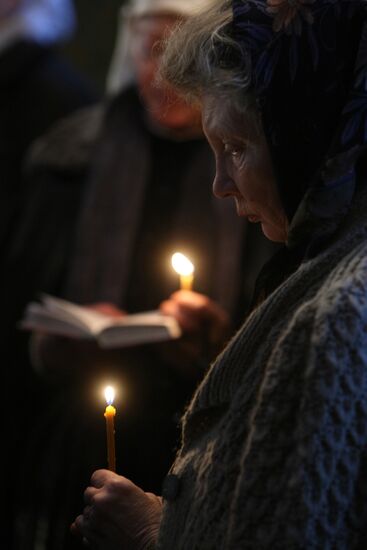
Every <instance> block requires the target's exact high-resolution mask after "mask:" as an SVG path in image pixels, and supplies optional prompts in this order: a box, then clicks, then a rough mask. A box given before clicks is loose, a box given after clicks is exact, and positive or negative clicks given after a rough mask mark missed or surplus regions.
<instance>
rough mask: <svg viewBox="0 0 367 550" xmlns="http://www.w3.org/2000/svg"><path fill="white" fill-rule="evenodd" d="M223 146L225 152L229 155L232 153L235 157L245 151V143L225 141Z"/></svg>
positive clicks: (238, 156)
mask: <svg viewBox="0 0 367 550" xmlns="http://www.w3.org/2000/svg"><path fill="white" fill-rule="evenodd" d="M223 147H224V152H225V153H227V155H230V156H231V157H232V158H233V159H238V158H240V157H241V156H242V155H243V154H244V152H245V147H244V145H235V144H233V143H224V144H223Z"/></svg>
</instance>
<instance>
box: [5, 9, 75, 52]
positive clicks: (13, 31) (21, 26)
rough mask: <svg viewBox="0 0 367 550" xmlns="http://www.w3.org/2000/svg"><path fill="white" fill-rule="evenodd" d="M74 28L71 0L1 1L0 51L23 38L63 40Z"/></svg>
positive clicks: (45, 42) (50, 41) (42, 41)
mask: <svg viewBox="0 0 367 550" xmlns="http://www.w3.org/2000/svg"><path fill="white" fill-rule="evenodd" d="M74 30H75V12H74V6H73V2H72V0H0V53H1V52H2V51H3V50H5V49H6V48H8V47H11V46H12V45H13V44H15V43H16V42H18V41H20V40H27V41H32V42H36V43H38V44H40V45H45V46H47V45H51V44H56V43H60V42H63V41H64V40H67V39H68V38H70V36H71V35H72V34H73V32H74Z"/></svg>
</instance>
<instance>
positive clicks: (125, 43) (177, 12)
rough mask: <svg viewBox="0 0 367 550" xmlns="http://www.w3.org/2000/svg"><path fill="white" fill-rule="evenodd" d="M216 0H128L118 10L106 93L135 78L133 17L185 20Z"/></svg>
mask: <svg viewBox="0 0 367 550" xmlns="http://www.w3.org/2000/svg"><path fill="white" fill-rule="evenodd" d="M217 2H218V0H130V2H129V3H128V4H127V5H126V6H123V7H122V8H121V10H120V13H119V22H118V31H117V38H116V45H115V49H114V52H113V56H112V61H111V65H110V68H109V71H108V75H107V81H106V88H107V92H108V93H109V94H115V93H117V92H119V91H120V90H122V89H123V88H126V87H127V86H128V85H129V84H132V83H133V82H134V80H135V75H134V65H133V62H132V59H131V43H132V41H133V40H134V34H133V32H132V29H131V22H132V21H133V20H135V19H137V18H140V17H147V16H157V15H173V16H177V17H181V18H185V19H186V18H188V17H194V16H195V14H196V13H198V12H199V13H200V12H201V11H202V10H207V9H208V8H210V7H211V6H213V4H214V3H217Z"/></svg>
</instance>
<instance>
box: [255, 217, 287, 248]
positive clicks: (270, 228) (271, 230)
mask: <svg viewBox="0 0 367 550" xmlns="http://www.w3.org/2000/svg"><path fill="white" fill-rule="evenodd" d="M261 229H262V232H263V233H264V235H265V237H266V238H267V239H269V241H273V242H275V243H285V242H286V240H287V235H286V233H285V231H284V229H283V228H279V227H275V226H274V225H270V224H268V223H266V222H261Z"/></svg>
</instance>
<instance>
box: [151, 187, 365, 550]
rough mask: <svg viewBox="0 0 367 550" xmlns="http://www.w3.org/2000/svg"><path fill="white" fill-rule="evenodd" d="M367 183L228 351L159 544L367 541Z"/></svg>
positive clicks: (202, 392)
mask: <svg viewBox="0 0 367 550" xmlns="http://www.w3.org/2000/svg"><path fill="white" fill-rule="evenodd" d="M366 211H367V193H366V192H363V193H362V194H360V196H359V197H358V200H356V201H355V204H354V206H353V208H352V210H351V211H350V212H349V214H348V216H347V217H346V218H345V220H344V222H343V226H342V227H341V228H340V230H339V231H338V234H337V235H336V236H335V238H334V239H333V242H332V243H331V244H330V246H329V247H328V249H327V250H326V251H324V252H322V253H320V254H319V256H317V257H316V258H314V259H312V260H308V261H305V262H304V263H303V264H302V265H301V266H300V267H299V269H298V270H297V271H296V272H295V273H294V274H293V275H291V276H290V277H289V278H288V280H286V282H284V283H283V284H282V285H281V286H280V287H279V288H278V289H277V290H276V291H274V292H273V294H272V295H270V296H269V297H268V298H267V299H266V300H265V301H264V302H263V303H262V304H261V305H260V306H259V307H258V309H257V310H255V311H254V312H253V313H252V315H251V316H250V317H249V318H248V320H247V321H246V323H245V324H244V326H243V327H242V329H241V330H240V331H239V332H238V334H237V335H236V336H235V337H234V339H233V340H232V342H231V343H230V344H229V345H228V347H227V348H226V350H225V351H224V352H223V353H222V355H221V356H220V357H219V358H218V359H217V361H216V362H215V364H214V365H213V366H212V368H211V369H210V371H209V373H208V375H207V376H206V378H205V379H204V381H203V382H202V384H201V385H200V387H199V388H198V390H197V392H196V394H195V396H194V398H193V401H192V403H191V405H190V406H189V408H188V410H187V413H186V415H185V417H184V419H183V442H182V448H181V450H180V451H179V453H178V455H177V459H176V462H175V464H174V466H173V468H172V471H171V474H173V477H171V478H169V479H168V480H167V483H168V485H167V487H168V490H166V492H165V496H166V498H165V500H164V509H163V519H162V524H161V529H160V535H159V541H158V548H159V550H180V549H182V550H196V549H197V550H211V549H219V550H222V549H225V550H229V549H230V550H235V549H236V550H237V549H254V550H255V549H256V550H261V549H269V550H270V549H271V550H278V549H279V550H291V549H293V548H294V549H296V548H297V549H298V548H299V549H301V548H304V549H307V550H311V549H320V550H328V549H340V550H341V549H343V550H347V549H348V550H354V549H357V548H358V549H362V548H364V549H366V548H367V241H366V237H367V216H366Z"/></svg>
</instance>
